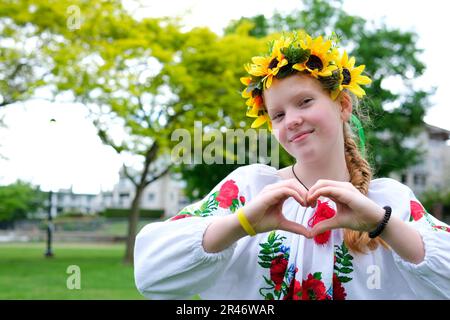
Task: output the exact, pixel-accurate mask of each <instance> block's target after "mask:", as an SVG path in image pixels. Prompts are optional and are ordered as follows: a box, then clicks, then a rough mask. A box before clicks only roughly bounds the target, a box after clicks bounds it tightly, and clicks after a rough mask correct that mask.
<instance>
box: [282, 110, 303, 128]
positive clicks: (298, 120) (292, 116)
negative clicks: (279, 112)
mask: <svg viewBox="0 0 450 320" xmlns="http://www.w3.org/2000/svg"><path fill="white" fill-rule="evenodd" d="M285 117H286V127H287V129H289V130H293V129H295V128H297V127H298V126H300V125H301V124H302V123H303V117H301V116H300V115H299V114H298V113H296V112H290V113H286V116H285Z"/></svg>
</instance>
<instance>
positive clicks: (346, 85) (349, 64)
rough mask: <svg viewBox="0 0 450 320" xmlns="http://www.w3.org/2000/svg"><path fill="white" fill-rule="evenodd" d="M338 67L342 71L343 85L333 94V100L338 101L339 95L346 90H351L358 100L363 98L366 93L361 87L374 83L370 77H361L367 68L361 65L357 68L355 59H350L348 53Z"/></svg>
mask: <svg viewBox="0 0 450 320" xmlns="http://www.w3.org/2000/svg"><path fill="white" fill-rule="evenodd" d="M338 66H339V69H340V70H341V81H340V83H341V84H340V85H339V88H338V89H336V90H334V91H333V92H332V96H331V97H332V98H333V100H334V99H336V97H337V96H338V95H339V93H340V92H341V91H342V90H344V89H348V90H350V91H351V92H353V93H354V94H355V95H356V96H357V97H358V98H361V97H363V96H364V95H365V94H366V92H365V91H364V90H363V89H362V88H361V87H360V86H359V85H360V84H361V85H366V84H370V83H372V80H370V78H369V77H366V76H362V75H361V73H362V72H363V71H364V69H365V67H366V66H365V65H360V66H358V67H356V68H355V58H354V57H351V58H350V59H349V58H348V55H347V52H346V51H344V54H343V55H342V57H341V59H340V60H338Z"/></svg>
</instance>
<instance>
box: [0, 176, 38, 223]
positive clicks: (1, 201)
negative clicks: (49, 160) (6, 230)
mask: <svg viewBox="0 0 450 320" xmlns="http://www.w3.org/2000/svg"><path fill="white" fill-rule="evenodd" d="M44 202H45V193H44V192H42V191H40V189H39V187H34V186H32V185H31V184H29V183H26V182H22V181H17V182H15V183H13V184H10V185H7V186H0V225H1V224H3V225H7V224H12V223H14V221H16V220H18V219H24V218H27V217H28V215H29V214H32V213H34V212H36V211H37V210H38V209H39V208H42V207H43V204H44Z"/></svg>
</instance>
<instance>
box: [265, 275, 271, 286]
mask: <svg viewBox="0 0 450 320" xmlns="http://www.w3.org/2000/svg"><path fill="white" fill-rule="evenodd" d="M263 277H264V280H265V281H266V283H267V284H268V285H269V286H273V281H272V280H269V279H268V278H267V277H266V276H263Z"/></svg>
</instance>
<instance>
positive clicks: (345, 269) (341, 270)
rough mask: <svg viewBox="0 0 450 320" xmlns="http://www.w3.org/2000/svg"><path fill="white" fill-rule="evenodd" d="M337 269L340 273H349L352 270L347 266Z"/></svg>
mask: <svg viewBox="0 0 450 320" xmlns="http://www.w3.org/2000/svg"><path fill="white" fill-rule="evenodd" d="M339 271H340V272H342V273H351V272H352V271H353V269H351V268H347V267H343V268H340V269H339Z"/></svg>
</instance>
